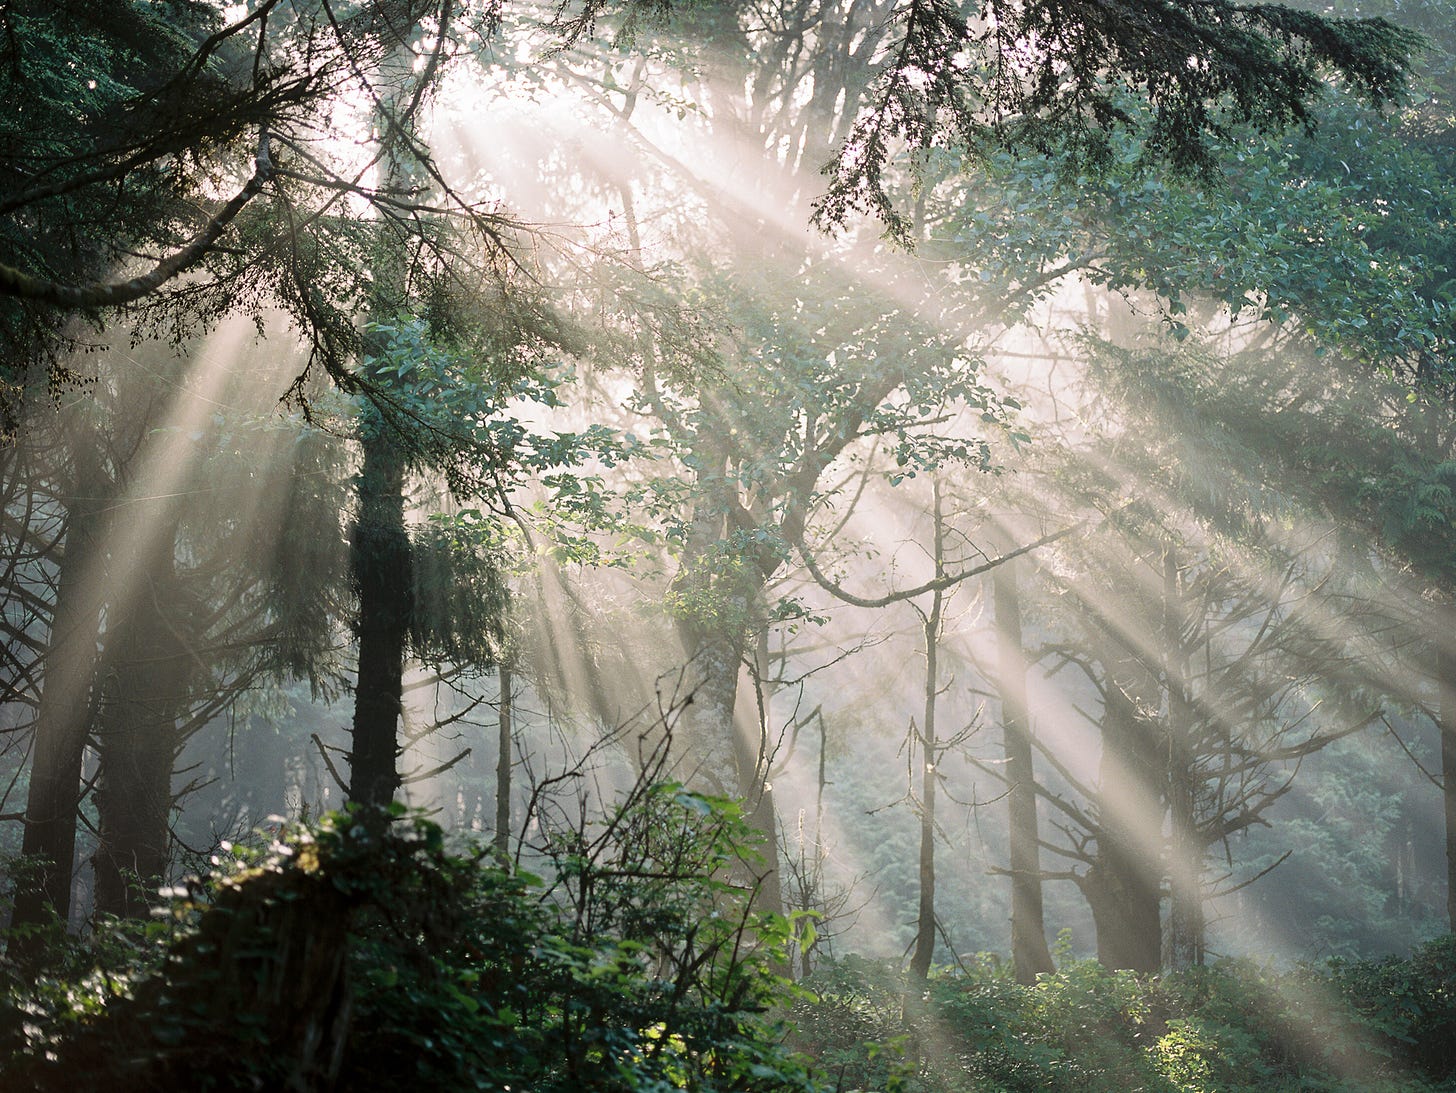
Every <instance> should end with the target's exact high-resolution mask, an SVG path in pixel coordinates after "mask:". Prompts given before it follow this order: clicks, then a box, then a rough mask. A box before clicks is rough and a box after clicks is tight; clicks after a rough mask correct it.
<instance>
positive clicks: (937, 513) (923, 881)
mask: <svg viewBox="0 0 1456 1093" xmlns="http://www.w3.org/2000/svg"><path fill="white" fill-rule="evenodd" d="M931 489H932V495H933V501H932V510H933V511H932V517H933V519H934V521H935V530H934V533H933V539H934V542H933V543H932V546H931V559H932V561H933V562H934V563H935V574H934V575H935V577H936V578H937V579H939V578H940V577H943V576H944V575H945V522H944V520H943V519H942V514H941V504H940V483H939V482H934V483H933V484H932V487H931ZM944 611H945V592H944V591H943V590H941V589H939V588H937V589H936V590H935V591H934V592H932V593H931V596H930V610H929V611H927V612H925V613H924V614H923V615H921V618H920V621H921V623H922V627H921V630H922V633H923V634H924V637H925V690H924V696H923V697H924V706H923V709H922V712H921V723H920V759H921V763H920V863H919V869H918V879H919V882H920V900H919V906H918V907H917V909H916V915H915V951H914V952H913V953H912V954H911V957H910V982H911V983H912V984H918V983H924V982H925V980H926V977H927V976H928V975H929V974H930V962H931V958H932V957H933V956H934V954H935V934H936V921H935V790H936V783H937V781H938V779H939V777H940V775H939V774H938V773H937V772H936V769H935V766H936V761H937V760H938V759H939V757H940V750H939V743H938V741H937V739H936V726H935V700H936V696H937V695H938V693H939V688H940V627H941V620H942V618H943V617H944Z"/></svg>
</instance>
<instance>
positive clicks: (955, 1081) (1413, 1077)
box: [794, 937, 1456, 1093]
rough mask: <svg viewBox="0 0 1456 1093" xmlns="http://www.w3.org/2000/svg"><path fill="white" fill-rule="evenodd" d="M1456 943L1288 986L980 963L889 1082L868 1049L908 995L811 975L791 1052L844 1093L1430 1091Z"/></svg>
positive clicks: (867, 968)
mask: <svg viewBox="0 0 1456 1093" xmlns="http://www.w3.org/2000/svg"><path fill="white" fill-rule="evenodd" d="M1452 942H1453V939H1452V938H1450V937H1447V938H1442V939H1440V940H1438V941H1435V942H1432V943H1431V944H1429V945H1427V946H1424V947H1422V948H1421V949H1419V950H1417V951H1416V953H1415V954H1413V955H1412V956H1411V957H1410V958H1408V959H1402V960H1397V959H1390V960H1386V961H1381V962H1367V963H1357V964H1342V963H1340V962H1332V963H1331V964H1329V965H1327V966H1325V967H1323V968H1313V967H1301V968H1296V969H1292V970H1290V971H1286V972H1282V973H1281V972H1276V971H1273V970H1271V969H1269V968H1266V967H1261V966H1258V965H1254V964H1249V963H1240V962H1233V961H1230V962H1225V963H1221V964H1218V965H1215V966H1213V967H1194V968H1190V969H1187V970H1186V971H1182V972H1176V973H1170V974H1167V975H1164V976H1161V977H1140V976H1136V975H1133V974H1132V973H1129V972H1108V971H1106V970H1105V969H1103V968H1102V967H1101V966H1100V965H1098V964H1095V963H1092V962H1075V963H1064V964H1063V966H1062V967H1061V968H1060V969H1059V970H1058V971H1057V972H1056V973H1054V974H1051V975H1044V976H1042V977H1040V979H1039V980H1038V982H1037V983H1036V984H1034V985H1032V986H1021V985H1018V984H1017V983H1015V982H1014V981H1013V980H1012V978H1011V975H1010V969H1009V968H1007V967H1005V966H1004V965H1002V964H1001V963H1000V962H999V961H996V960H993V959H989V958H986V957H981V958H978V959H977V960H975V961H973V962H971V963H969V964H968V965H967V966H964V967H962V968H960V969H958V970H955V971H952V970H950V969H942V971H941V973H940V974H939V976H937V977H933V978H932V980H931V983H930V988H929V991H928V993H927V994H926V996H925V999H924V1007H923V1009H922V1010H921V1011H919V1015H918V1017H917V1019H916V1021H915V1022H914V1023H913V1024H912V1026H911V1030H912V1031H911V1035H910V1036H909V1037H908V1038H906V1039H903V1040H901V1041H899V1042H898V1047H899V1049H900V1052H899V1053H900V1054H901V1055H902V1056H903V1063H902V1065H900V1066H898V1067H896V1066H893V1065H888V1064H887V1061H886V1055H885V1052H884V1050H882V1049H874V1050H871V1049H870V1048H869V1047H868V1046H867V1045H870V1044H883V1043H886V1042H889V1041H891V1040H892V1039H893V1038H894V1037H895V1036H896V1034H897V1033H898V1032H899V1031H900V1029H901V1028H902V1027H903V1026H902V1024H901V1014H902V1003H903V1004H905V1005H906V1006H907V1007H908V1005H909V1000H906V999H905V996H904V994H903V991H904V989H905V983H904V980H903V978H902V977H901V976H900V975H899V974H898V972H897V971H895V970H894V968H893V967H892V966H890V965H886V964H874V963H871V962H868V961H864V960H860V959H858V958H853V957H851V958H848V959H846V960H844V961H841V962H838V963H835V964H830V965H827V966H825V967H824V968H822V969H821V971H820V972H818V973H816V975H815V977H814V978H813V980H812V981H811V983H810V984H809V985H810V986H812V987H813V988H814V989H815V990H816V991H817V998H816V999H814V1000H808V1001H801V1002H799V1003H798V1004H797V1005H796V1007H795V1010H794V1013H795V1017H796V1018H797V1019H798V1022H799V1035H798V1038H797V1040H796V1043H797V1044H798V1046H800V1047H802V1048H803V1049H805V1050H807V1051H809V1052H810V1053H811V1054H813V1055H815V1056H816V1057H817V1058H818V1059H819V1061H820V1063H821V1065H823V1066H824V1067H825V1068H826V1069H827V1070H829V1071H830V1072H831V1073H834V1074H836V1075H837V1076H838V1080H839V1082H840V1084H841V1086H842V1087H844V1088H854V1087H860V1088H866V1089H878V1088H886V1087H887V1086H886V1083H887V1082H888V1081H890V1080H892V1079H894V1080H899V1081H901V1082H903V1085H902V1088H904V1089H907V1090H912V1091H917V1093H919V1091H930V1090H937V1091H940V1090H945V1091H950V1090H956V1091H966V1093H972V1091H974V1093H1012V1091H1026V1093H1031V1091H1068V1093H1071V1091H1074V1090H1075V1091H1079V1093H1104V1091H1105V1093H1116V1091H1123V1090H1128V1089H1142V1090H1147V1091H1157V1093H1255V1091H1258V1093H1268V1091H1288V1093H1293V1091H1295V1090H1300V1091H1306V1093H1313V1091H1329V1093H1353V1091H1354V1090H1356V1089H1363V1090H1374V1089H1383V1090H1392V1091H1394V1090H1412V1091H1415V1090H1424V1089H1429V1088H1432V1087H1433V1085H1434V1084H1435V1083H1442V1082H1447V1081H1449V1080H1450V1078H1451V1077H1452V1074H1453V1059H1452V1054H1451V1050H1450V1045H1451V1043H1452V1038H1451V1022H1452V1020H1453V1019H1456V995H1453V993H1452V989H1451V987H1452V976H1453V973H1456V948H1453V944H1452ZM904 1064H910V1065H908V1066H906V1065H904ZM897 1071H898V1073H899V1077H898V1079H896V1078H895V1076H896V1072H897Z"/></svg>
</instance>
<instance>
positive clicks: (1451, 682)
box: [1436, 605, 1456, 932]
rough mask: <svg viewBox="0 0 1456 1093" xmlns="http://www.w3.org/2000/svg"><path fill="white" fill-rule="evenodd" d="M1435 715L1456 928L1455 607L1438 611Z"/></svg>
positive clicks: (1449, 906)
mask: <svg viewBox="0 0 1456 1093" xmlns="http://www.w3.org/2000/svg"><path fill="white" fill-rule="evenodd" d="M1437 621H1438V623H1439V624H1440V625H1438V626H1437V628H1436V633H1437V634H1439V635H1440V636H1439V637H1438V638H1437V639H1436V689H1437V702H1436V716H1437V721H1438V727H1439V729H1440V731H1441V796H1442V801H1443V804H1444V806H1445V813H1446V921H1447V924H1448V925H1449V927H1450V929H1451V930H1452V931H1453V932H1456V629H1453V627H1456V607H1453V606H1451V605H1447V606H1446V608H1445V609H1444V610H1442V611H1441V612H1439V613H1438V615H1437Z"/></svg>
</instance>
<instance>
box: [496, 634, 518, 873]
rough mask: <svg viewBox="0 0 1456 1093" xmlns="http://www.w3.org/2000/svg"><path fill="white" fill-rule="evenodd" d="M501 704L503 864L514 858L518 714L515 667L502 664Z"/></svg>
mask: <svg viewBox="0 0 1456 1093" xmlns="http://www.w3.org/2000/svg"><path fill="white" fill-rule="evenodd" d="M498 670H499V673H500V700H499V706H498V711H497V712H498V721H497V726H496V727H497V730H498V738H499V744H500V755H499V757H498V758H497V759H496V765H495V852H496V854H497V855H498V856H499V857H500V860H501V861H502V862H506V861H509V860H510V857H511V746H512V744H513V742H514V729H513V727H512V725H511V714H512V713H513V712H514V707H513V705H512V703H513V702H514V696H513V695H512V694H511V685H512V680H511V666H510V664H509V663H508V662H506V661H504V660H502V661H501V664H500V668H499V669H498Z"/></svg>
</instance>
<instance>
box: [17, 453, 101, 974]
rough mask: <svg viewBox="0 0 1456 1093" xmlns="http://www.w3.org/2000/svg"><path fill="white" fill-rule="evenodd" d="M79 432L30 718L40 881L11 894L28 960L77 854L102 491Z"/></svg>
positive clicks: (32, 850) (96, 626)
mask: <svg viewBox="0 0 1456 1093" xmlns="http://www.w3.org/2000/svg"><path fill="white" fill-rule="evenodd" d="M87 445H88V441H87V439H85V438H78V440H77V443H76V445H75V446H74V448H73V451H74V452H75V456H74V458H75V461H76V466H75V469H74V473H73V481H72V493H73V497H72V499H71V501H70V504H69V512H68V520H67V527H66V543H65V550H64V553H63V554H62V555H61V560H60V564H59V567H58V572H57V575H56V602H55V611H54V615H53V616H52V619H51V631H50V640H49V643H48V647H47V652H46V659H45V674H44V677H43V683H42V688H43V689H42V692H41V697H40V708H39V711H38V713H37V717H36V725H35V744H34V749H33V756H32V760H31V771H30V789H29V794H28V796H27V799H26V806H25V834H24V836H23V839H22V843H21V853H22V854H23V855H25V856H26V857H28V858H33V859H34V860H35V861H36V862H37V863H38V865H39V870H40V872H39V877H38V878H37V879H38V881H39V883H38V884H37V885H36V886H35V887H26V888H23V889H21V890H20V891H19V892H17V893H16V899H15V912H14V915H13V917H12V919H11V932H10V937H11V943H10V950H9V951H10V955H11V956H12V957H13V958H16V959H20V960H28V959H30V958H32V957H34V956H35V955H37V954H38V952H39V949H40V942H39V940H38V939H37V940H28V939H27V938H26V937H25V932H24V930H23V929H21V930H20V932H17V928H25V927H34V926H39V925H41V924H42V923H44V922H45V921H46V920H47V917H48V912H53V913H54V914H55V916H56V917H57V918H59V919H60V921H61V922H62V923H64V922H65V921H66V920H67V918H68V917H69V916H70V912H71V876H72V868H73V864H74V859H75V856H76V817H77V810H78V808H79V807H80V803H81V763H82V757H83V755H84V753H85V750H86V738H87V735H88V733H89V731H90V725H91V693H92V686H93V684H94V680H95V675H96V643H97V638H98V636H99V633H100V629H101V603H102V590H103V587H104V585H105V581H104V580H103V574H102V572H101V566H102V564H103V561H102V553H101V550H100V546H99V544H100V540H101V534H102V516H101V513H102V512H103V511H104V510H105V505H106V501H105V496H104V495H105V494H106V493H107V492H108V491H107V488H106V486H105V485H104V484H103V483H104V481H105V480H104V476H103V474H102V471H101V467H100V464H99V462H98V460H97V454H96V452H95V451H94V450H92V449H91V448H90V447H88V446H87Z"/></svg>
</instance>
